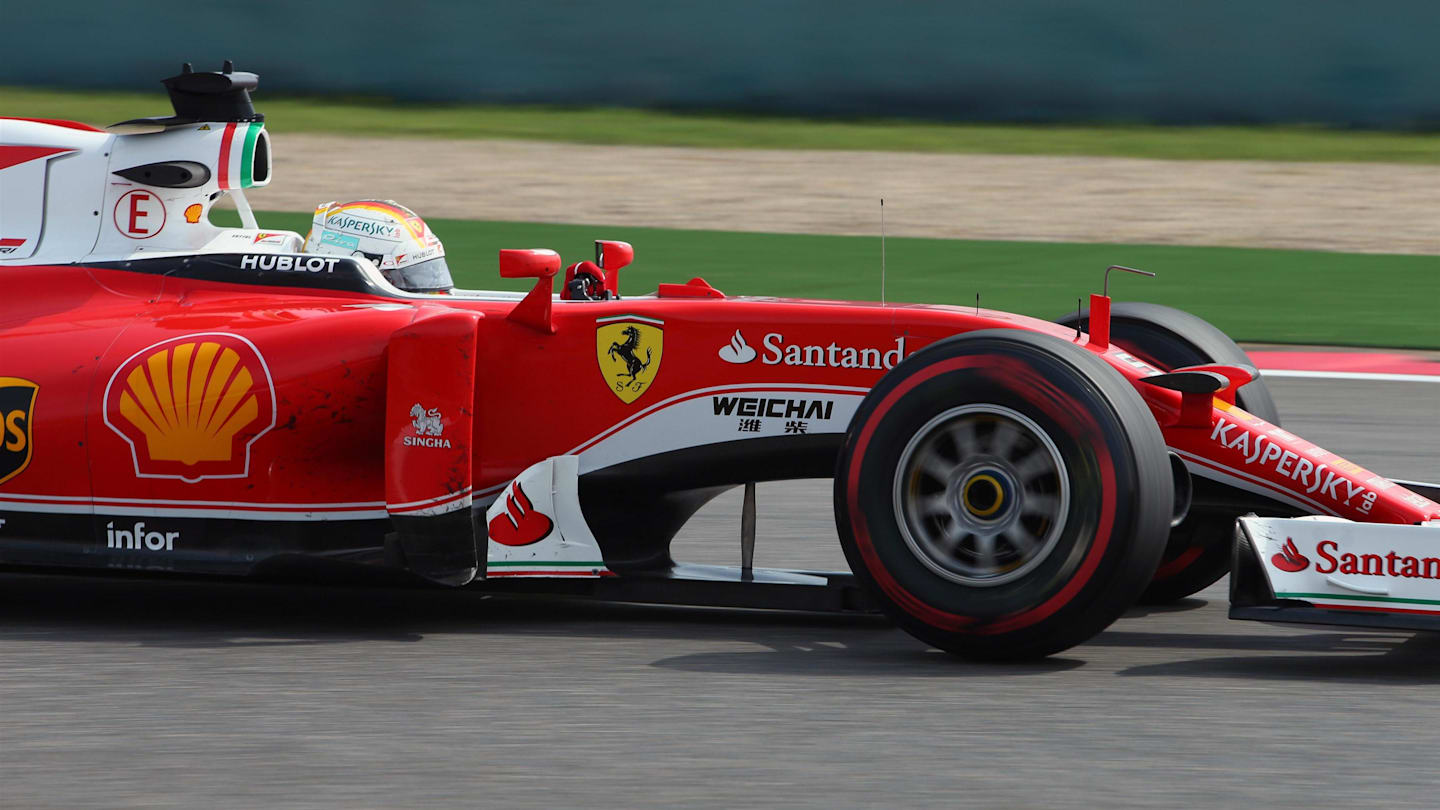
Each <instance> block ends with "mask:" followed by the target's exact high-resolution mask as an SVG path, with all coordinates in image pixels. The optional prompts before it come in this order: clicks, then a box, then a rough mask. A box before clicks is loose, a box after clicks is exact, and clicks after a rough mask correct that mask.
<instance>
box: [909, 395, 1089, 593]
mask: <svg viewBox="0 0 1440 810" xmlns="http://www.w3.org/2000/svg"><path fill="white" fill-rule="evenodd" d="M1069 499H1070V486H1069V481H1068V478H1067V477H1066V471H1065V463H1064V461H1063V459H1062V458H1061V457H1060V451H1059V449H1058V448H1056V446H1055V443H1054V442H1053V441H1052V440H1051V439H1050V437H1049V436H1048V435H1047V434H1046V433H1045V431H1044V430H1043V429H1042V428H1041V427H1040V426H1039V425H1037V424H1036V423H1035V422H1034V421H1033V420H1031V419H1030V418H1029V417H1027V416H1025V415H1024V414H1021V413H1020V412H1018V411H1015V410H1013V409H1011V408H1007V407H1004V406H1001V405H991V404H984V405H965V406H961V407H958V408H952V409H950V410H947V411H945V412H943V413H941V414H939V415H938V416H936V417H935V418H933V419H931V420H930V421H929V422H927V423H926V424H925V425H924V426H923V427H922V428H921V429H920V430H918V431H916V433H915V435H914V436H912V437H911V439H910V441H909V443H908V444H907V445H906V447H905V449H904V451H903V452H902V453H901V456H900V463H899V465H898V466H897V468H896V472H895V486H894V501H895V514H896V517H897V520H898V521H899V525H900V530H901V534H902V536H903V537H904V539H905V542H906V545H908V546H909V548H910V550H911V552H912V553H914V554H915V556H916V558H918V559H919V560H920V562H922V563H924V564H925V566H926V567H927V568H929V569H931V570H932V571H934V572H935V573H937V574H939V575H940V576H942V577H944V578H946V579H949V580H951V581H954V582H958V583H961V584H965V585H970V586H980V587H989V586H994V585H1001V584H1004V583H1006V582H1010V581H1012V580H1014V579H1017V578H1019V577H1021V576H1024V575H1025V574H1026V573H1028V572H1029V571H1031V570H1033V569H1034V568H1035V567H1036V566H1038V565H1039V564H1040V563H1041V562H1043V561H1044V560H1045V559H1046V558H1047V557H1048V556H1049V555H1050V552H1051V551H1052V550H1053V549H1054V547H1055V545H1056V543H1057V542H1058V541H1059V537H1060V533H1061V530H1062V529H1063V528H1064V524H1065V516H1066V514H1067V512H1068V510H1069Z"/></svg>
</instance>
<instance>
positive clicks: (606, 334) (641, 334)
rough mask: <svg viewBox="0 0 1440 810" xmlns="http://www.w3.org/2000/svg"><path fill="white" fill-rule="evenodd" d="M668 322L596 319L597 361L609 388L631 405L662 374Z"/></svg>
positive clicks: (633, 317) (624, 317)
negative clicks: (661, 361)
mask: <svg viewBox="0 0 1440 810" xmlns="http://www.w3.org/2000/svg"><path fill="white" fill-rule="evenodd" d="M664 344H665V322H664V321H661V320H658V319H656V318H642V317H640V316H639V315H618V316H616V317H613V318H597V319H596V320H595V358H596V360H598V361H599V363H600V375H601V376H602V377H604V378H605V384H606V386H607V387H608V388H609V389H610V390H611V391H613V392H614V393H615V396H617V397H619V398H620V401H621V402H624V403H625V404H627V405H628V404H630V403H631V402H634V401H635V400H637V399H639V398H640V395H641V394H644V393H645V391H646V390H647V389H649V387H650V383H652V382H654V381H655V375H656V374H659V373H660V354H661V351H662V350H663V348H664Z"/></svg>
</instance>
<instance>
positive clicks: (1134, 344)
mask: <svg viewBox="0 0 1440 810" xmlns="http://www.w3.org/2000/svg"><path fill="white" fill-rule="evenodd" d="M1077 322H1078V323H1079V326H1080V328H1081V329H1085V330H1088V329H1089V328H1090V316H1089V313H1088V312H1081V313H1078V314H1075V313H1072V314H1070V315H1066V316H1065V317H1063V318H1061V319H1059V320H1058V321H1057V323H1061V324H1064V325H1066V326H1075V325H1076V324H1077ZM1110 340H1111V342H1113V343H1114V344H1115V345H1117V346H1119V347H1120V348H1122V349H1124V350H1125V351H1127V352H1130V353H1131V354H1133V355H1135V356H1137V357H1139V358H1140V359H1142V360H1144V361H1146V362H1147V363H1150V364H1151V365H1153V366H1157V367H1159V368H1160V369H1162V370H1164V371H1170V370H1172V369H1177V368H1181V367H1184V366H1195V365H1201V364H1205V363H1224V364H1227V365H1247V366H1253V365H1254V363H1253V362H1251V360H1250V356H1249V355H1247V354H1245V350H1244V349H1241V348H1240V347H1239V346H1238V345H1236V344H1235V341H1233V340H1231V339H1230V337H1229V336H1228V335H1226V334H1225V333H1224V332H1221V331H1220V330H1219V329H1217V328H1215V326H1214V325H1212V324H1211V323H1210V322H1209V321H1206V320H1204V319H1202V318H1198V317H1196V316H1194V315H1191V314H1190V313H1188V312H1183V311H1181V310H1178V309H1174V308H1171V307H1166V306H1161V305H1159V304H1145V303H1138V302H1133V301H1131V302H1122V303H1118V304H1115V305H1114V306H1113V307H1112V308H1111V314H1110ZM1236 404H1237V405H1239V406H1240V407H1241V408H1244V409H1245V410H1247V411H1249V412H1250V413H1253V414H1255V415H1256V416H1258V417H1260V418H1261V419H1264V420H1265V421H1266V422H1269V423H1271V424H1272V425H1279V424H1280V412H1279V410H1278V409H1277V408H1276V407H1275V400H1274V399H1273V398H1272V397H1271V396H1270V389H1269V388H1267V387H1266V385H1265V381H1264V380H1262V379H1257V380H1255V381H1254V382H1251V383H1248V384H1246V385H1244V386H1242V387H1241V388H1240V390H1239V391H1238V392H1237V393H1236ZM1244 511H1248V510H1242V509H1235V510H1231V511H1225V510H1215V509H1201V508H1196V509H1193V510H1192V511H1191V512H1190V514H1189V515H1187V516H1186V517H1185V520H1183V521H1181V523H1180V525H1178V526H1176V527H1175V528H1174V529H1173V530H1171V532H1170V541H1169V543H1167V544H1166V546H1165V554H1164V556H1163V557H1161V560H1160V567H1159V568H1158V569H1156V571H1155V581H1154V582H1151V583H1150V587H1148V588H1146V589H1145V593H1143V594H1141V596H1140V601H1141V602H1143V603H1145V604H1165V603H1167V602H1174V601H1176V600H1178V599H1183V598H1185V597H1187V596H1190V595H1191V594H1194V593H1196V592H1198V591H1201V590H1204V589H1205V588H1207V587H1209V586H1210V585H1212V584H1214V583H1215V582H1216V581H1217V580H1219V579H1220V578H1221V577H1223V576H1225V574H1226V573H1227V572H1228V571H1229V570H1230V541H1231V538H1232V537H1233V536H1234V533H1235V518H1237V517H1239V516H1240V515H1241V514H1242V513H1243V512H1244Z"/></svg>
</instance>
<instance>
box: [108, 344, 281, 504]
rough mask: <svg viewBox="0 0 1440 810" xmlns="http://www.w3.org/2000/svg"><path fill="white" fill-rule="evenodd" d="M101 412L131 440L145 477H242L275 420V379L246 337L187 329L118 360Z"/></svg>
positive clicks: (139, 473) (188, 479)
mask: <svg viewBox="0 0 1440 810" xmlns="http://www.w3.org/2000/svg"><path fill="white" fill-rule="evenodd" d="M104 419H105V424H106V425H108V426H109V427H110V429H111V430H113V431H115V432H116V433H117V434H119V436H120V438H122V439H124V440H125V441H126V442H127V443H128V444H129V445H130V450H131V455H132V457H133V458H134V461H135V475H136V476H138V477H140V478H179V479H180V480H182V481H186V482H189V483H194V482H196V481H201V480H203V479H206V478H244V477H246V476H247V475H249V474H250V447H251V445H253V444H254V443H255V441H256V440H257V439H259V438H260V437H261V436H263V435H265V434H266V433H267V432H269V431H270V429H271V428H273V427H274V426H275V384H274V382H273V381H272V380H271V378H270V369H269V367H268V366H267V365H266V363H265V358H263V357H262V356H261V355H260V352H259V350H257V349H256V348H255V345H254V344H253V343H251V342H250V341H248V340H246V339H245V338H243V337H240V336H239V335H232V334H226V333H222V332H211V333H203V334H194V335H185V336H184V337H178V338H171V339H170V340H164V341H161V342H159V343H155V344H152V345H150V346H147V347H145V348H144V349H141V350H140V351H138V352H136V353H135V354H133V355H131V356H130V357H129V358H128V359H127V360H126V361H125V362H123V363H121V364H120V367H119V368H117V369H116V370H115V373H114V374H112V375H111V376H110V382H109V384H108V385H106V386H105V402H104Z"/></svg>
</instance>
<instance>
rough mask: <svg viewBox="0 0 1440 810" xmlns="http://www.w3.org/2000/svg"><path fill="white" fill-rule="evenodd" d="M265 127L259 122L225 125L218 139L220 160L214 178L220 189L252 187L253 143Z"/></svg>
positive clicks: (253, 179)
mask: <svg viewBox="0 0 1440 810" xmlns="http://www.w3.org/2000/svg"><path fill="white" fill-rule="evenodd" d="M264 128H265V125H264V124H262V123H259V122H253V123H249V124H241V123H236V122H234V121H232V122H230V123H228V124H226V125H225V134H224V135H222V136H221V138H220V160H219V161H218V165H217V166H216V169H217V171H216V177H217V179H218V180H219V182H220V188H225V189H230V188H250V186H252V185H254V183H255V178H254V169H255V141H256V139H258V138H259V137H260V130H262V129H264Z"/></svg>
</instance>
